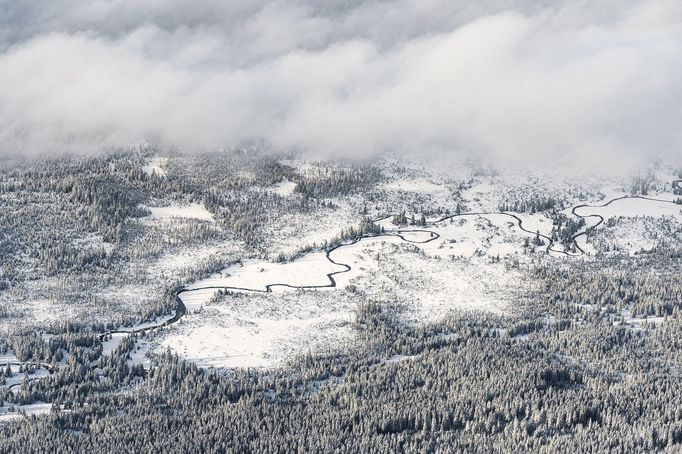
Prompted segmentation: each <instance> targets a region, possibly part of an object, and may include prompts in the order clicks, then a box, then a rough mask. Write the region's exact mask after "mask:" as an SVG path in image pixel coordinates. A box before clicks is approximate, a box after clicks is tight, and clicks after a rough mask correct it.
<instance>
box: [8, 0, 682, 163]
mask: <svg viewBox="0 0 682 454" xmlns="http://www.w3.org/2000/svg"><path fill="white" fill-rule="evenodd" d="M515 3H516V6H514V7H510V6H509V4H510V2H502V1H492V0H489V1H483V2H468V1H454V2H453V1H444V0H443V1H441V0H398V1H391V2H379V1H353V2H341V1H338V2H337V1H331V2H321V1H317V0H301V1H275V2H263V1H261V2H258V1H248V2H247V1H244V2H242V1H230V2H218V1H208V2H201V4H200V5H199V6H196V4H195V2H190V1H189V0H173V1H161V0H156V1H146V2H139V1H135V0H114V1H103V0H100V1H76V0H51V1H47V0H40V1H31V2H28V1H26V2H24V1H19V2H16V4H12V5H10V6H9V7H7V9H6V10H4V11H3V12H2V13H0V14H1V15H0V20H1V21H2V24H1V25H2V26H0V29H1V30H3V31H2V32H0V52H1V53H0V152H9V153H26V154H44V153H57V152H64V151H68V152H96V151H98V150H101V149H103V148H107V147H111V146H117V145H125V144H133V143H140V142H153V143H159V144H162V145H168V146H177V147H180V148H182V149H187V150H197V149H201V150H205V149H215V148H222V147H225V146H232V145H235V144H239V143H242V142H245V141H251V140H264V141H265V142H266V143H268V144H270V145H271V146H272V147H273V148H276V149H287V150H289V149H293V150H301V151H305V152H309V153H314V154H319V155H331V156H337V157H339V156H341V157H354V156H366V155H368V154H372V153H380V152H383V151H393V152H409V153H427V152H429V151H434V150H435V151H439V152H442V151H443V150H453V151H467V152H475V153H483V154H492V155H493V156H495V157H500V158H510V159H516V158H524V159H535V158H538V159H539V158H548V157H549V158H554V157H565V156H567V155H571V156H576V157H578V158H581V159H582V158H587V157H590V156H599V157H602V158H605V157H608V158H609V159H611V158H613V157H617V158H619V159H626V158H627V159H635V158H641V157H651V156H659V155H660V156H672V157H679V156H680V155H681V154H682V128H680V125H681V124H682V82H681V81H682V45H681V44H680V43H682V5H681V4H680V2H679V1H677V0H667V1H666V0H643V1H634V0H633V1H630V0H626V1H618V2H615V1H614V2H611V1H602V2H585V1H578V0H575V1H571V0H568V1H564V2H542V1H522V0H519V1H517V2H515ZM548 4H550V6H548Z"/></svg>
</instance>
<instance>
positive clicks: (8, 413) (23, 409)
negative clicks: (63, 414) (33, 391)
mask: <svg viewBox="0 0 682 454" xmlns="http://www.w3.org/2000/svg"><path fill="white" fill-rule="evenodd" d="M51 410H52V404H47V403H45V402H36V403H34V404H30V405H12V404H10V403H7V402H4V404H3V405H2V406H1V407H0V422H8V421H11V420H13V419H17V418H21V417H23V415H26V416H31V415H36V416H38V415H45V414H48V413H50V411H51Z"/></svg>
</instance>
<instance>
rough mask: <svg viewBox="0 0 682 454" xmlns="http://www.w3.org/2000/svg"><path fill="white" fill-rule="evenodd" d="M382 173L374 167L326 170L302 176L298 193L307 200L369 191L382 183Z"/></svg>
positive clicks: (297, 188)
mask: <svg viewBox="0 0 682 454" xmlns="http://www.w3.org/2000/svg"><path fill="white" fill-rule="evenodd" d="M382 179H383V176H382V174H381V171H380V170H379V169H378V168H376V167H373V166H353V167H351V168H341V169H336V168H329V167H327V168H325V169H324V170H319V171H317V172H316V173H312V174H305V175H302V176H301V177H300V178H299V180H298V184H297V185H296V192H298V193H300V194H303V195H304V196H305V197H306V198H316V199H323V198H331V197H338V196H342V195H347V194H351V193H357V192H362V191H365V190H367V189H368V188H371V187H372V186H374V185H376V184H377V183H378V182H380V181H382Z"/></svg>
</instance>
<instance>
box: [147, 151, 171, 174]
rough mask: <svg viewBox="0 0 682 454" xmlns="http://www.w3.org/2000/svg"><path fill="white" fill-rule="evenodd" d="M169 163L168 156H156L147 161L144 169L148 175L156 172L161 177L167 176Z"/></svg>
mask: <svg viewBox="0 0 682 454" xmlns="http://www.w3.org/2000/svg"><path fill="white" fill-rule="evenodd" d="M167 163H168V158H165V157H163V156H154V157H153V158H151V159H150V160H149V163H147V164H146V165H145V166H144V167H143V168H142V170H143V171H144V172H145V173H146V174H147V175H152V174H156V175H157V176H159V177H165V176H166V169H165V167H166V164H167Z"/></svg>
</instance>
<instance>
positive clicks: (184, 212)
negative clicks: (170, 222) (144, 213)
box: [148, 203, 214, 222]
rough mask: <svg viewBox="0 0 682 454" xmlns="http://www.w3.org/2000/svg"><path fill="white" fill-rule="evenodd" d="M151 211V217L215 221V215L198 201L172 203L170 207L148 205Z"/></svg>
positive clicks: (157, 218) (154, 218) (152, 218)
mask: <svg viewBox="0 0 682 454" xmlns="http://www.w3.org/2000/svg"><path fill="white" fill-rule="evenodd" d="M148 208H149V211H151V215H150V216H149V219H151V220H159V219H173V218H180V219H199V220H201V221H208V222H214V219H213V215H212V214H211V213H210V212H209V211H208V210H207V209H206V208H204V206H203V205H200V204H198V203H190V204H189V205H171V206H168V207H148Z"/></svg>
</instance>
